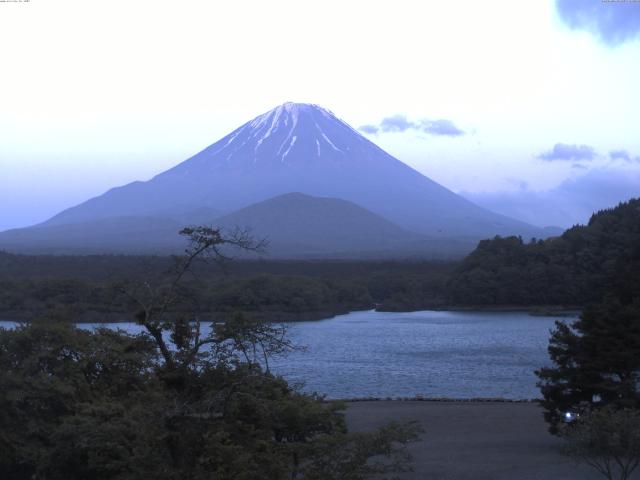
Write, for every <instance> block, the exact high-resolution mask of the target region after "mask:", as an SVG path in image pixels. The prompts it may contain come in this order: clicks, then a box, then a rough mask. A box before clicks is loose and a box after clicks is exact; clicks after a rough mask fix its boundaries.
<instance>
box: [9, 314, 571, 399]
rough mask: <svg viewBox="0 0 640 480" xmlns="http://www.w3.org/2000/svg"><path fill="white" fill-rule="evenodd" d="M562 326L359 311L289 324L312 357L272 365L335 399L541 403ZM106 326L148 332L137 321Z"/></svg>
mask: <svg viewBox="0 0 640 480" xmlns="http://www.w3.org/2000/svg"><path fill="white" fill-rule="evenodd" d="M575 318H576V317H564V318H563V321H572V320H574V319H575ZM555 320H556V317H540V316H531V315H529V314H527V313H521V312H500V313H495V312H453V311H447V312H436V311H423V312H400V313H399V312H374V311H364V312H352V313H349V314H346V315H340V316H337V317H334V318H330V319H326V320H319V321H309V322H297V323H290V324H288V327H289V335H290V337H291V339H292V340H293V341H294V342H295V343H296V344H298V345H304V346H306V347H307V351H306V352H295V353H292V354H289V355H288V356H287V357H286V358H280V359H275V360H272V362H271V367H272V370H274V371H275V372H277V373H280V374H282V375H283V376H284V377H285V378H287V379H288V380H289V381H291V382H296V383H303V384H304V387H303V389H304V390H305V391H315V392H318V393H322V394H325V395H327V397H329V398H356V397H357V398H360V397H413V396H416V395H423V396H425V397H455V398H474V397H502V398H509V399H530V398H538V397H539V396H540V393H539V391H538V389H537V387H536V376H535V375H534V373H533V372H534V370H535V369H537V368H540V367H541V366H543V365H548V364H549V359H548V355H547V344H548V339H549V330H550V329H551V328H553V324H554V321H555ZM3 324H4V326H5V327H10V326H11V325H12V323H9V322H0V326H3ZM98 325H100V324H84V325H82V327H83V328H92V327H96V326H98ZM102 325H103V326H111V327H114V328H122V329H124V330H126V331H128V332H131V333H138V332H140V331H141V327H140V326H138V325H136V324H133V323H118V324H102Z"/></svg>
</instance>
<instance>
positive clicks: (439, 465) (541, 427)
mask: <svg viewBox="0 0 640 480" xmlns="http://www.w3.org/2000/svg"><path fill="white" fill-rule="evenodd" d="M391 420H395V421H399V422H403V421H410V420H416V421H418V422H420V424H421V425H422V427H423V428H424V431H425V433H424V434H423V435H422V438H421V439H420V440H419V441H418V442H416V443H414V444H412V445H411V447H410V451H411V453H412V455H413V457H414V472H413V473H407V474H404V475H401V476H400V478H401V479H402V480H436V479H437V480H596V479H598V478H600V477H599V476H598V474H597V473H596V472H595V471H591V469H590V468H588V467H586V466H584V465H576V464H575V463H574V462H573V461H572V460H571V459H568V458H566V457H564V456H563V455H562V454H561V453H560V452H559V449H560V447H561V446H562V441H561V440H560V439H558V438H556V437H553V436H552V435H550V434H549V433H548V432H547V429H546V424H545V423H544V421H543V418H542V411H541V409H540V407H539V406H538V405H537V404H536V403H503V402H477V403H476V402H424V401H393V400H392V401H362V402H352V403H349V404H348V408H347V422H348V424H349V429H350V430H352V431H370V430H372V429H374V428H376V427H378V426H380V425H383V424H384V423H385V422H388V421H391ZM633 478H634V479H635V478H640V476H638V474H637V473H636V476H634V477H633Z"/></svg>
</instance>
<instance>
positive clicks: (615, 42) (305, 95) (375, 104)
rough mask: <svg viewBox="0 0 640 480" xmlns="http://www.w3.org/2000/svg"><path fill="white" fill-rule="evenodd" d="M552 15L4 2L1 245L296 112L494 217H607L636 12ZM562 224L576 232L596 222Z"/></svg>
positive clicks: (451, 7) (635, 47)
mask: <svg viewBox="0 0 640 480" xmlns="http://www.w3.org/2000/svg"><path fill="white" fill-rule="evenodd" d="M584 5H588V6H589V8H585V7H584ZM560 7H561V8H560V9H558V8H556V3H555V2H554V1H551V0H549V1H539V0H522V1H518V2H514V1H513V0H504V1H491V0H485V1H482V2H478V1H473V0H469V1H455V2H444V1H424V0H423V1H394V2H382V1H380V2H378V1H371V0H367V1H350V2H344V1H327V0H325V1H323V2H311V1H304V2H302V1H299V0H296V1H293V0H292V1H270V2H264V1H238V2H209V1H204V0H201V1H199V0H181V1H179V2H178V1H175V0H172V1H157V0H155V1H150V0H138V1H135V2H131V1H124V0H111V1H105V2H88V1H86V0H56V1H55V2H52V1H48V0H46V1H45V0H31V1H30V2H29V3H0V41H1V42H2V43H1V44H2V45H3V48H2V49H1V50H0V65H2V75H1V76H0V230H2V229H6V228H12V227H18V226H26V225H30V224H33V223H36V222H39V221H42V220H45V219H46V218H48V217H49V216H51V215H53V214H55V213H57V212H58V211H59V210H61V209H63V208H66V207H68V206H71V205H73V204H76V203H79V202H81V201H83V200H86V199H87V198H89V197H91V196H95V195H98V194H101V193H103V192H104V191H105V190H107V189H109V188H110V187H113V186H116V185H120V184H124V183H128V182H130V181H133V180H145V179H148V178H150V177H152V176H153V175H155V174H156V173H159V172H160V171H162V170H165V169H167V168H168V167H171V166H173V165H175V164H176V163H178V162H180V161H182V160H184V159H186V158H187V157H188V156H190V155H192V154H194V153H196V152H197V151H199V150H201V149H203V148H204V147H206V146H207V145H209V144H211V143H213V142H215V141H216V140H218V139H219V138H221V137H222V136H224V135H225V134H227V133H228V132H230V131H231V130H233V129H235V128H236V127H237V126H239V125H240V124H242V123H244V122H245V121H247V120H249V119H251V118H253V117H255V116H256V115H258V114H261V113H263V112H264V111H266V110H269V109H270V108H273V107H274V106H276V105H278V104H280V103H283V102H285V101H301V102H310V103H317V104H320V105H322V106H324V107H326V108H328V109H330V110H332V111H333V112H334V113H335V114H336V115H337V116H338V117H340V118H342V119H343V120H345V121H347V122H348V123H350V124H351V125H353V126H354V127H360V126H363V125H369V126H370V127H371V126H377V127H378V128H379V131H378V133H375V134H374V133H369V134H367V135H368V137H369V138H370V139H371V140H373V141H374V142H376V143H377V144H379V145H380V146H381V147H382V148H384V149H385V150H387V151H389V152H390V153H391V154H393V155H394V156H396V157H397V158H399V159H400V160H402V161H404V162H406V163H408V164H409V165H411V166H413V167H414V168H416V169H418V170H419V171H421V172H423V173H424V174H426V175H427V176H429V177H431V178H433V179H434V180H436V181H438V182H440V183H442V184H443V185H445V186H446V187H448V188H450V189H452V190H454V191H458V192H466V193H468V194H469V195H470V196H473V198H474V200H476V201H478V202H479V203H483V202H488V203H491V202H493V204H492V207H493V208H496V209H499V208H500V206H501V205H503V204H504V202H507V203H509V202H511V200H504V201H502V200H501V202H502V203H500V202H498V203H497V207H496V205H494V204H496V199H497V198H500V199H504V198H511V199H512V200H513V198H514V195H515V196H517V197H518V199H519V200H522V199H523V198H529V199H531V198H533V200H530V201H532V202H534V201H536V200H535V199H536V198H540V196H545V195H546V196H545V198H547V199H548V198H551V197H549V193H548V192H555V194H556V195H558V192H562V191H564V190H563V187H562V186H563V185H568V184H570V185H573V186H574V187H575V185H576V184H578V185H583V184H584V188H585V189H593V190H587V191H586V192H583V196H585V195H586V196H587V197H589V196H590V195H589V192H590V191H593V196H596V198H595V200H596V201H597V200H598V199H599V198H602V199H603V200H602V201H604V198H605V197H606V198H607V201H609V202H610V201H611V200H610V199H609V197H608V196H606V195H604V194H600V193H598V192H599V191H600V190H598V188H599V187H598V188H596V187H594V186H593V185H594V181H595V182H596V183H598V179H600V178H601V179H602V182H603V184H604V185H605V186H607V188H608V190H607V192H608V193H609V194H611V193H612V194H613V195H614V197H615V195H616V193H615V192H616V191H617V190H619V191H620V194H619V195H620V196H623V195H628V194H629V192H633V191H634V189H635V190H637V192H638V193H637V194H638V195H640V108H638V107H640V93H639V92H640V87H638V86H639V85H640V37H638V31H639V30H640V15H639V14H638V12H639V11H640V3H638V2H633V3H632V2H624V4H622V5H621V4H620V3H619V2H616V3H613V2H601V1H600V0H594V1H593V2H589V0H585V1H582V2H579V3H576V2H575V0H563V1H562V2H560ZM607 9H608V10H607ZM612 9H618V10H612ZM620 9H626V10H620ZM399 118H400V119H404V120H405V121H406V127H402V128H391V129H390V128H385V129H382V128H380V127H383V126H384V125H387V126H388V125H390V124H391V123H393V121H394V120H393V119H396V120H395V121H397V120H398V119H399ZM385 119H387V120H386V123H385ZM389 119H391V120H389ZM443 121H444V123H443ZM389 122H391V123H389ZM450 128H455V129H456V130H459V131H460V132H464V134H460V135H446V134H439V133H447V132H451V131H452V130H451V129H450ZM373 130H374V129H371V128H370V129H369V130H368V131H369V132H372V131H373ZM384 130H387V131H384ZM390 130H394V131H390ZM399 130H403V131H399ZM589 152H591V153H589ZM610 152H618V153H616V154H614V155H610ZM621 152H622V153H621ZM564 157H566V158H564ZM594 177H595V180H594ZM612 179H613V180H612ZM615 179H621V180H620V181H624V182H626V183H625V185H624V186H619V184H618V183H616V182H618V180H615ZM587 180H588V181H587ZM581 182H582V183H581ZM636 182H637V183H636ZM636 187H637V188H636ZM570 191H571V192H574V191H575V188H573V187H572V189H569V190H567V193H566V195H574V194H573V193H570ZM504 195H507V197H504ZM509 195H511V197H509ZM563 195H564V194H563ZM536 196H537V197H536ZM554 198H555V197H554ZM612 198H613V197H612ZM620 199H622V198H620ZM569 200H570V199H569ZM512 203H513V202H512ZM568 203H569V204H571V202H568ZM596 203H597V202H596ZM520 208H521V210H522V208H524V209H525V210H526V208H527V207H526V205H525V206H524V207H522V206H521V207H520ZM571 208H572V207H571V206H570V205H569V206H568V207H567V214H566V216H567V220H566V222H564V223H566V224H571V223H573V222H574V218H578V219H580V218H581V217H584V216H585V215H586V214H585V213H584V211H585V208H586V209H588V208H591V204H589V206H587V207H583V208H582V210H580V211H578V210H575V209H574V210H571ZM521 210H520V211H521ZM506 213H510V212H508V211H507V212H506ZM540 215H541V216H540ZM540 215H539V216H537V217H536V216H534V217H533V218H531V219H529V221H534V222H537V223H539V224H544V223H546V222H547V221H551V220H550V219H547V218H546V217H544V212H542V213H540ZM569 217H571V218H569ZM583 221H584V220H583ZM554 222H555V223H560V222H558V221H555V219H554Z"/></svg>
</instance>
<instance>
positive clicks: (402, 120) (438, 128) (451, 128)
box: [359, 114, 466, 137]
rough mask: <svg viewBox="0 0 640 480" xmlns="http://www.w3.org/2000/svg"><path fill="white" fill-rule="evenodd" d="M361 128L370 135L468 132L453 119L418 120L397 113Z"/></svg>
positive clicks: (459, 134)
mask: <svg viewBox="0 0 640 480" xmlns="http://www.w3.org/2000/svg"><path fill="white" fill-rule="evenodd" d="M359 130H360V131H361V132H363V133H366V134H369V135H376V134H378V133H379V132H384V133H388V132H391V133H393V132H396V133H398V132H400V133H401V132H406V131H415V132H420V133H426V134H428V135H440V136H448V137H458V136H461V135H465V134H466V132H465V131H464V130H462V129H460V128H458V127H457V126H456V125H455V124H454V123H453V121H451V120H448V119H445V118H440V119H437V120H429V119H427V118H423V119H421V120H418V121H416V122H412V121H410V120H408V119H407V117H406V115H402V114H396V115H392V116H390V117H385V118H383V119H382V120H381V121H380V123H379V124H367V125H362V126H361V127H359Z"/></svg>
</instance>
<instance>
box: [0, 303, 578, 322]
mask: <svg viewBox="0 0 640 480" xmlns="http://www.w3.org/2000/svg"><path fill="white" fill-rule="evenodd" d="M367 311H375V312H394V313H411V312H421V311H436V312H447V311H450V312H487V313H491V312H494V313H502V312H504V313H508V312H527V313H529V314H530V315H532V316H557V317H570V316H575V315H578V314H579V313H580V312H581V311H582V307H581V306H576V305H474V306H469V305H448V306H442V305H438V306H430V307H426V308H420V309H408V310H395V309H385V308H384V306H383V305H380V306H377V305H375V306H372V307H371V308H368V309H362V310H347V309H336V310H319V311H310V312H246V313H247V314H249V315H257V316H262V317H263V318H264V319H265V320H267V321H270V322H277V323H295V322H309V321H316V320H327V319H330V318H333V317H336V316H338V315H346V314H349V313H355V312H367ZM229 314H230V312H215V313H211V314H210V315H211V316H210V317H207V318H206V320H203V321H204V322H211V321H217V320H219V319H222V318H224V317H225V316H226V315H229ZM38 315H40V314H38V313H35V312H25V311H11V310H10V311H2V312H0V320H5V321H12V322H29V321H32V320H33V319H34V318H35V317H37V316H38ZM130 322H135V319H133V318H132V317H129V318H127V314H125V313H112V312H96V311H88V312H83V313H80V314H77V316H75V317H74V323H130Z"/></svg>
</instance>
